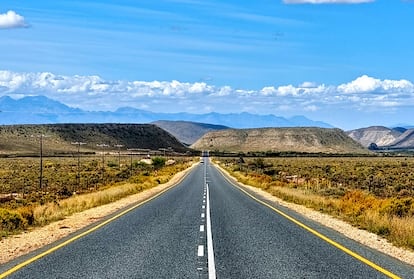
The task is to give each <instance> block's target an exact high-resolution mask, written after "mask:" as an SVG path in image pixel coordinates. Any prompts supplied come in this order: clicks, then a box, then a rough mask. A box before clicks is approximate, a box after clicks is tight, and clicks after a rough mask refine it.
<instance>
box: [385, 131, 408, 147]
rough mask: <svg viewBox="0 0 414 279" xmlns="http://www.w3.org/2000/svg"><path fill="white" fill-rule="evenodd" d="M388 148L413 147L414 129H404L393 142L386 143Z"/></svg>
mask: <svg viewBox="0 0 414 279" xmlns="http://www.w3.org/2000/svg"><path fill="white" fill-rule="evenodd" d="M388 147H389V148H398V149H413V148H414V129H409V130H406V131H405V132H404V133H402V134H401V135H400V136H399V137H398V138H397V139H395V141H394V142H392V143H391V144H390V145H388Z"/></svg>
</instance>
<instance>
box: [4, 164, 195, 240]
mask: <svg viewBox="0 0 414 279" xmlns="http://www.w3.org/2000/svg"><path fill="white" fill-rule="evenodd" d="M79 159H80V160H79V167H78V159H77V158H76V157H50V158H43V162H42V163H43V171H42V185H41V186H42V187H40V183H39V181H40V179H39V174H40V167H39V165H40V161H39V158H2V159H0V163H1V169H0V181H1V184H0V220H1V222H0V235H1V236H7V235H8V234H13V233H17V232H19V231H22V230H25V229H27V228H29V227H31V226H43V225H45V224H48V223H50V222H53V221H56V220H61V219H63V218H65V217H66V216H69V215H71V214H73V213H75V212H80V211H83V210H86V209H89V208H92V207H96V206H99V205H103V204H107V203H110V202H113V201H115V200H119V199H121V198H123V197H126V196H128V195H132V194H135V193H138V192H141V191H143V190H145V189H149V188H151V187H154V186H157V185H159V184H161V183H165V182H167V181H168V180H169V179H171V178H172V177H173V176H174V174H176V173H178V172H179V171H182V170H184V169H186V168H188V167H189V166H190V165H191V164H192V162H193V158H191V157H176V158H163V157H154V158H152V161H153V163H152V164H146V163H143V162H141V161H140V158H133V157H131V156H106V157H105V158H103V157H102V156H85V157H80V158H79ZM78 174H79V176H78Z"/></svg>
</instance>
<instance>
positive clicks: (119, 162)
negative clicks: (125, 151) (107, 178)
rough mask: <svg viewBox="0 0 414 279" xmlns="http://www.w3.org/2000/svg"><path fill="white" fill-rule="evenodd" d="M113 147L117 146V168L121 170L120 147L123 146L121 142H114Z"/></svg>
mask: <svg viewBox="0 0 414 279" xmlns="http://www.w3.org/2000/svg"><path fill="white" fill-rule="evenodd" d="M114 147H117V148H118V170H121V147H124V146H123V145H122V144H115V145H114Z"/></svg>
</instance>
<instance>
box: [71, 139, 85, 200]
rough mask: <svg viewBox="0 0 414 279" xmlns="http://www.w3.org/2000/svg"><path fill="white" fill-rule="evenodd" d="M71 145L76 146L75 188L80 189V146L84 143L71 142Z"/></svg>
mask: <svg viewBox="0 0 414 279" xmlns="http://www.w3.org/2000/svg"><path fill="white" fill-rule="evenodd" d="M72 144H73V145H77V146H78V173H77V174H76V185H77V188H78V189H79V188H80V146H81V145H84V144H86V143H85V142H80V141H77V142H72ZM74 192H75V190H74Z"/></svg>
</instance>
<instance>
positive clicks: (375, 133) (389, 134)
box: [347, 126, 405, 147]
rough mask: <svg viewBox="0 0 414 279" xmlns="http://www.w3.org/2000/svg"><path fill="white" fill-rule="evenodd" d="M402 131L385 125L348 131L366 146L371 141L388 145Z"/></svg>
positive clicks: (349, 134)
mask: <svg viewBox="0 0 414 279" xmlns="http://www.w3.org/2000/svg"><path fill="white" fill-rule="evenodd" d="M404 131H405V130H404ZM402 133H403V132H402V130H401V129H390V128H387V127H383V126H372V127H368V128H361V129H357V130H352V131H349V132H347V134H348V136H350V137H351V138H353V139H354V140H356V141H358V142H359V143H361V144H362V145H363V146H365V147H368V146H369V145H370V144H371V143H375V144H376V145H377V146H379V147H382V146H388V145H390V144H392V143H393V142H394V141H395V140H396V139H397V138H398V137H399V136H401V134H402Z"/></svg>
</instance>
